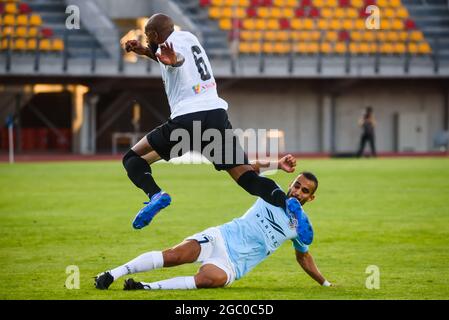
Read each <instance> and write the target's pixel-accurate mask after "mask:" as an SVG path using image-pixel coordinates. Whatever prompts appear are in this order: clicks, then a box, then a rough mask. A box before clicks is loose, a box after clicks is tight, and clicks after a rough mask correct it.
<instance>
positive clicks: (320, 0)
mask: <svg viewBox="0 0 449 320" xmlns="http://www.w3.org/2000/svg"><path fill="white" fill-rule="evenodd" d="M312 4H313V6H314V7H317V8H322V7H324V6H325V5H326V1H325V0H312Z"/></svg>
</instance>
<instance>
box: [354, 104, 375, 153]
mask: <svg viewBox="0 0 449 320" xmlns="http://www.w3.org/2000/svg"><path fill="white" fill-rule="evenodd" d="M359 126H360V127H361V128H362V135H361V136H360V146H359V150H358V151H357V156H358V157H361V156H362V155H363V151H364V149H365V145H366V143H367V142H369V145H370V147H371V155H372V156H373V157H375V156H376V143H375V134H374V128H375V127H376V120H375V119H374V114H373V108H372V107H366V110H365V113H364V114H363V116H362V117H361V118H360V119H359Z"/></svg>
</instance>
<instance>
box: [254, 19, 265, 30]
mask: <svg viewBox="0 0 449 320" xmlns="http://www.w3.org/2000/svg"><path fill="white" fill-rule="evenodd" d="M266 21H267V20H265V19H257V20H256V24H255V29H256V30H265V29H267V22H266Z"/></svg>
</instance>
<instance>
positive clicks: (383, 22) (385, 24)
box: [380, 19, 391, 30]
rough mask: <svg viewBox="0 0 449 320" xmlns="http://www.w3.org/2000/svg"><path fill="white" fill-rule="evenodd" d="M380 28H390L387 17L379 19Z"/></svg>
mask: <svg viewBox="0 0 449 320" xmlns="http://www.w3.org/2000/svg"><path fill="white" fill-rule="evenodd" d="M380 28H381V29H383V30H390V29H391V22H390V21H389V20H387V19H381V20H380Z"/></svg>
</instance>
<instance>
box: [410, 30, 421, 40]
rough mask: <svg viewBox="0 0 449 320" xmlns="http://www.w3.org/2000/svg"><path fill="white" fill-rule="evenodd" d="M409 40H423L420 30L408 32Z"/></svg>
mask: <svg viewBox="0 0 449 320" xmlns="http://www.w3.org/2000/svg"><path fill="white" fill-rule="evenodd" d="M410 40H412V41H416V42H420V41H423V40H424V36H423V34H422V32H421V31H418V30H414V31H411V32H410Z"/></svg>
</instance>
